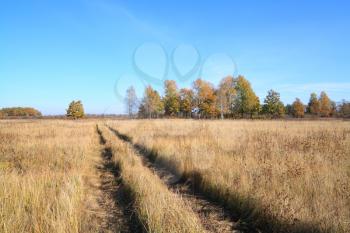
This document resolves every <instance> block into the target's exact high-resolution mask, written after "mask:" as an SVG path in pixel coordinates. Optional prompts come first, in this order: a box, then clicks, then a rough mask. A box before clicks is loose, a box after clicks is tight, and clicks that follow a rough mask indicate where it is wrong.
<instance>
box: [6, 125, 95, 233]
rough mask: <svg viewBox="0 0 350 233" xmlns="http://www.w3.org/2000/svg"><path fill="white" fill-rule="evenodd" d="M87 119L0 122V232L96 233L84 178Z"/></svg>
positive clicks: (89, 135) (89, 148) (91, 133)
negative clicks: (76, 120) (73, 120)
mask: <svg viewBox="0 0 350 233" xmlns="http://www.w3.org/2000/svg"><path fill="white" fill-rule="evenodd" d="M97 142H98V141H97V138H96V133H95V127H94V124H93V123H90V122H69V121H59V120H51V121H20V120H19V121H1V122H0V164H1V165H0V232H4V233H7V232H8V233H13V232H33V233H36V232H57V233H64V232H98V229H96V227H95V226H94V225H93V224H92V222H91V221H89V220H91V219H92V218H93V214H91V213H90V212H89V209H88V206H87V204H88V203H86V200H87V199H89V198H90V197H89V196H88V192H87V187H86V185H85V182H84V177H85V174H86V173H88V172H89V171H88V170H87V169H88V168H89V167H90V166H89V164H88V163H89V161H90V159H89V158H90V156H91V155H92V154H94V153H99V151H98V148H97V146H98V144H97Z"/></svg>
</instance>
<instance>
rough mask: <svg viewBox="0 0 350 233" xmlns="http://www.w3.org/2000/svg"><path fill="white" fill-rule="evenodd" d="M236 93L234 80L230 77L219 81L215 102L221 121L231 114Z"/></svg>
mask: <svg viewBox="0 0 350 233" xmlns="http://www.w3.org/2000/svg"><path fill="white" fill-rule="evenodd" d="M236 92H237V91H236V88H235V80H234V78H233V77H232V76H228V77H226V78H223V79H222V80H221V82H220V84H219V89H218V91H217V100H218V107H219V109H220V115H221V119H223V118H224V116H225V115H228V114H230V113H231V112H232V109H233V106H234V98H235V96H236Z"/></svg>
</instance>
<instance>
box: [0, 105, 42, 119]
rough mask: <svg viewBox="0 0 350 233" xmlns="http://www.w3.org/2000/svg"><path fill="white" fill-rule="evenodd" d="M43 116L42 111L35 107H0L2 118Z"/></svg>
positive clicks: (0, 116)
mask: <svg viewBox="0 0 350 233" xmlns="http://www.w3.org/2000/svg"><path fill="white" fill-rule="evenodd" d="M41 116H42V114H41V112H39V111H38V110H36V109H34V108H21V107H14V108H3V109H0V118H18V117H20V118H34V117H35V118H36V117H41Z"/></svg>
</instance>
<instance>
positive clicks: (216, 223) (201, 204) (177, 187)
mask: <svg viewBox="0 0 350 233" xmlns="http://www.w3.org/2000/svg"><path fill="white" fill-rule="evenodd" d="M108 128H109V129H110V130H111V131H112V132H113V133H114V134H115V135H116V136H117V137H118V138H119V139H121V140H123V141H125V142H127V143H130V145H132V147H133V149H134V150H135V152H136V154H138V155H140V157H141V158H142V161H143V164H144V166H146V167H148V168H149V169H150V170H152V172H153V173H155V174H156V175H158V176H159V177H160V178H161V180H162V181H163V182H164V184H166V185H167V187H168V189H169V190H170V191H172V192H173V193H176V194H179V195H181V198H182V199H183V200H184V201H185V202H186V203H187V204H188V205H189V206H190V207H191V208H192V210H193V212H195V213H197V215H198V217H199V219H200V221H201V223H202V225H203V226H204V228H205V229H206V230H207V231H208V232H215V233H219V232H220V233H221V232H222V233H225V232H231V233H232V232H235V233H239V232H242V231H239V230H237V226H238V224H237V223H236V222H235V221H234V220H233V218H232V216H231V214H230V213H229V212H228V211H227V210H225V208H223V207H222V206H220V205H219V204H217V203H214V202H212V201H210V200H209V199H207V198H206V197H204V196H203V195H200V194H199V193H196V192H195V191H194V190H193V188H192V187H191V184H190V183H189V182H186V181H185V180H182V179H178V177H177V176H176V175H175V174H173V173H172V172H170V171H169V170H168V169H166V168H165V167H164V166H162V165H160V164H157V163H153V162H151V160H150V159H149V157H148V156H147V153H145V152H144V151H143V150H142V149H141V148H139V147H138V146H137V145H134V144H133V143H132V141H131V140H130V139H129V138H128V137H127V136H126V135H123V134H120V133H119V132H118V131H117V130H116V129H113V128H111V127H108ZM243 232H244V231H243ZM249 232H251V231H249Z"/></svg>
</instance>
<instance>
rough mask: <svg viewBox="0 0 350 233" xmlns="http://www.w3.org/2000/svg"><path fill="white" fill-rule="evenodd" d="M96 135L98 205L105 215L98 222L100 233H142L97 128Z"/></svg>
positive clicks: (109, 152)
mask: <svg viewBox="0 0 350 233" xmlns="http://www.w3.org/2000/svg"><path fill="white" fill-rule="evenodd" d="M97 133H98V135H99V139H100V145H101V146H102V153H101V161H100V163H99V164H98V165H97V166H96V168H97V170H98V173H99V178H100V187H99V188H100V190H101V195H100V198H99V205H100V206H101V207H102V208H103V209H104V211H105V213H106V214H105V217H104V218H103V219H101V220H100V221H101V229H100V232H106V233H107V232H108V233H112V232H115V233H116V232H119V233H129V232H133V233H134V232H135V233H141V232H144V231H143V228H142V226H141V225H140V223H139V221H138V220H137V217H136V216H135V214H134V212H133V210H132V204H131V200H130V199H129V198H128V195H127V194H126V193H125V191H124V188H123V184H122V182H121V177H120V173H119V168H118V167H117V166H116V164H115V163H114V162H113V161H112V150H111V148H110V147H109V146H107V144H106V140H105V139H104V137H103V135H102V132H101V131H100V130H99V129H98V127H97Z"/></svg>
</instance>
